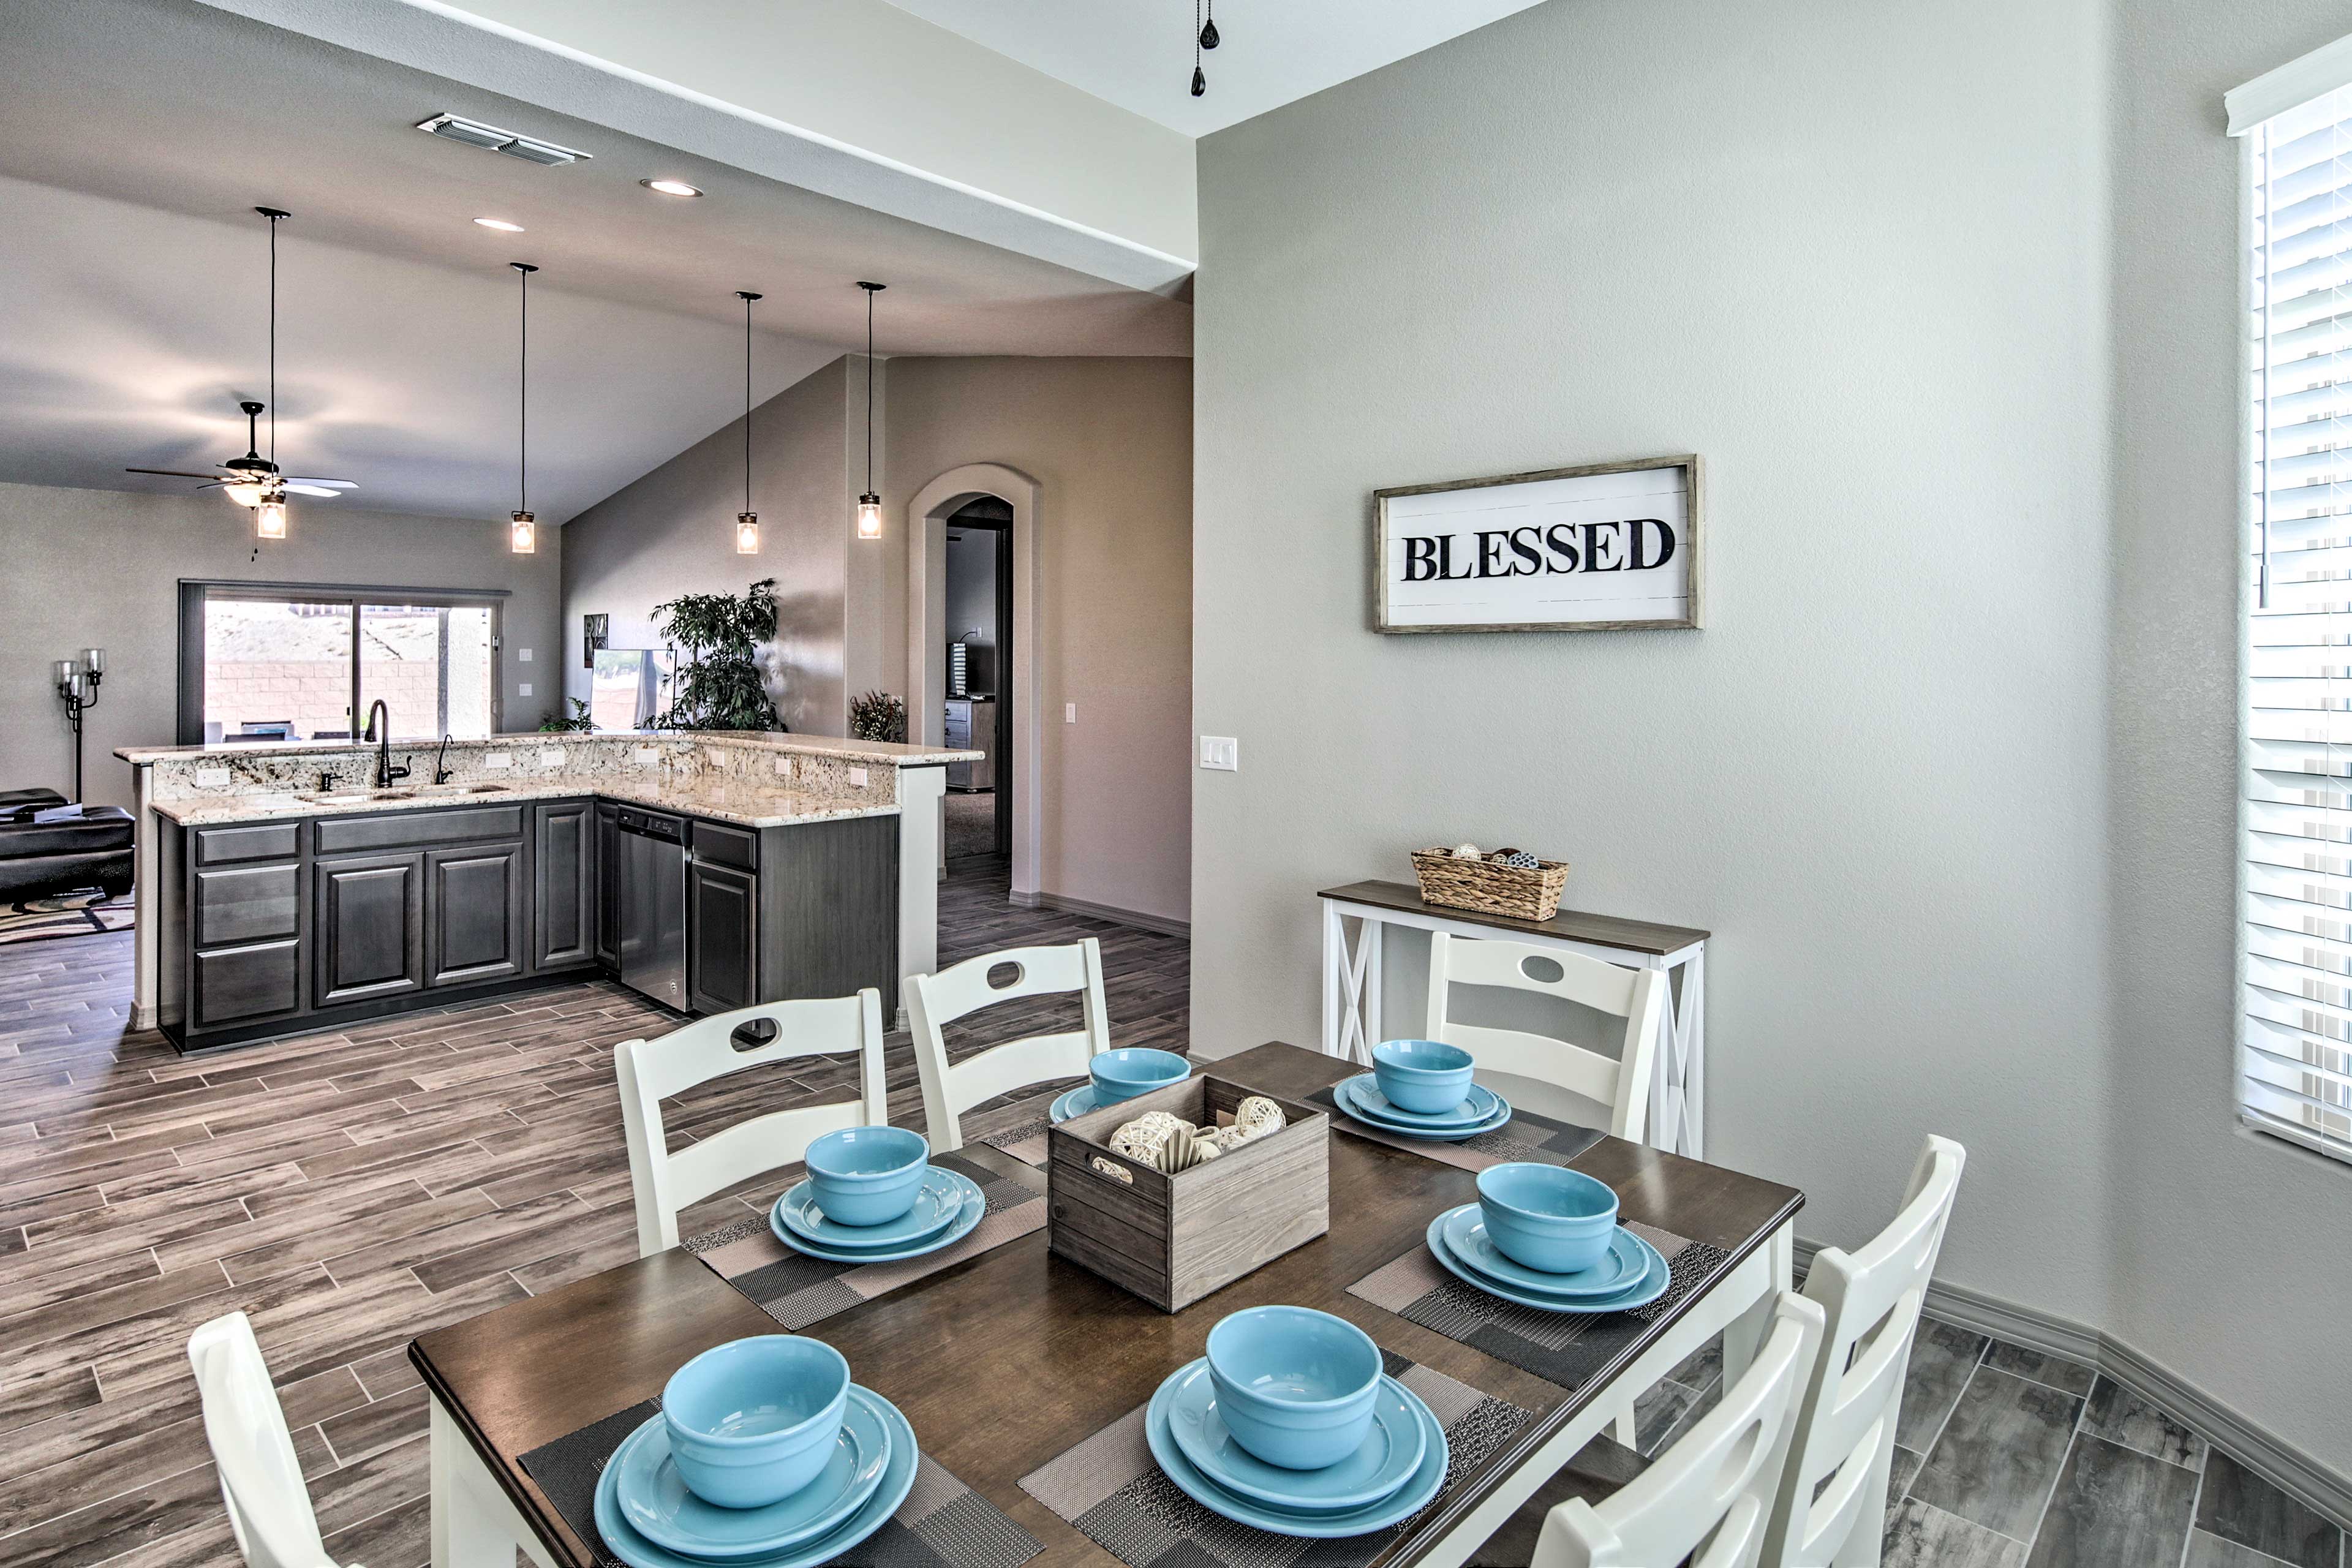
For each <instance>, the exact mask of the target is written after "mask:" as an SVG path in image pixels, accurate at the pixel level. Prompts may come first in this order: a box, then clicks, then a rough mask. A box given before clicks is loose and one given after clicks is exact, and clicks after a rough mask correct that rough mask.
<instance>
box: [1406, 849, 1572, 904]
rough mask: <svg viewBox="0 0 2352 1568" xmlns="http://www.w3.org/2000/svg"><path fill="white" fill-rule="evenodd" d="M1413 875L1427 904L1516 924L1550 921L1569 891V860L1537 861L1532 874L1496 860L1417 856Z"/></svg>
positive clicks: (1422, 852)
mask: <svg viewBox="0 0 2352 1568" xmlns="http://www.w3.org/2000/svg"><path fill="white" fill-rule="evenodd" d="M1412 874H1413V875H1414V876H1415V877H1416V878H1418V879H1420V882H1421V897H1422V901H1423V902H1424V903H1432V904H1444V906H1446V907H1447V908H1448V909H1455V910H1477V911H1478V912H1479V913H1480V914H1484V915H1502V916H1505V917H1507V918H1508V919H1510V920H1515V921H1548V920H1549V919H1551V917H1552V916H1553V915H1555V914H1557V913H1558V912H1559V895H1560V892H1561V890H1562V889H1565V888H1566V887H1567V886H1568V862H1567V861H1565V860H1538V861H1537V862H1536V865H1535V869H1533V870H1531V871H1530V870H1524V869H1521V868H1518V867H1515V866H1502V865H1497V864H1496V863H1495V862H1494V861H1492V860H1457V859H1455V858H1454V853H1453V851H1452V850H1450V849H1416V850H1414V851H1413V852H1412Z"/></svg>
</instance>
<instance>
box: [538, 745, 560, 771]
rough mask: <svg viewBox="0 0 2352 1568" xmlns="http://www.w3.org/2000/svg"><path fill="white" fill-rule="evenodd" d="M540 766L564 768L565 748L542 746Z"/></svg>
mask: <svg viewBox="0 0 2352 1568" xmlns="http://www.w3.org/2000/svg"><path fill="white" fill-rule="evenodd" d="M539 765H540V766H541V767H542V768H560V767H562V765H563V748H562V747H561V746H541V748H540V749H539Z"/></svg>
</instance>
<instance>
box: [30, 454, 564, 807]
mask: <svg viewBox="0 0 2352 1568" xmlns="http://www.w3.org/2000/svg"><path fill="white" fill-rule="evenodd" d="M347 504H348V503H345V502H341V501H337V502H303V501H301V500H297V501H296V502H295V503H294V509H293V520H292V522H291V524H290V526H289V536H288V537H287V538H286V539H284V540H282V541H279V542H275V543H268V544H265V543H261V542H258V541H257V540H256V539H255V538H254V537H253V514H252V513H250V512H248V511H247V510H244V509H243V508H241V507H236V506H233V505H231V504H230V503H229V502H227V501H225V500H221V499H220V498H219V497H217V496H214V495H148V494H133V493H131V492H129V491H122V490H80V489H49V488H46V487H41V486H34V485H0V541H5V542H6V549H5V563H6V572H5V578H0V788H6V789H21V788H26V787H28V786H32V785H47V787H49V788H52V789H56V790H58V791H60V792H64V791H68V790H70V789H71V788H72V784H73V750H72V746H73V742H72V735H71V732H70V731H68V729H67V727H66V722H65V713H64V710H63V708H62V707H61V706H60V705H59V704H58V700H57V696H56V693H55V690H54V689H53V688H52V687H51V686H50V684H49V674H48V666H49V661H50V660H52V659H58V658H68V657H70V656H72V655H73V654H75V653H78V652H79V650H81V649H82V648H84V647H90V646H92V645H96V646H98V647H103V648H105V649H106V654H107V670H108V672H107V677H106V682H105V684H104V685H103V686H102V687H100V690H99V701H98V706H97V707H95V708H93V709H91V710H89V716H88V719H87V732H86V734H85V736H84V739H83V742H82V744H83V752H82V755H83V768H84V777H85V779H86V782H87V793H88V795H89V799H90V800H91V801H92V802H94V803H98V804H103V805H125V806H127V805H130V803H131V770H130V768H129V767H128V766H126V765H125V764H123V763H120V762H117V761H116V760H115V759H114V757H113V754H112V753H113V752H114V749H115V748H116V747H117V746H168V745H171V744H172V743H173V734H174V731H175V728H176V725H177V721H178V719H177V715H178V702H179V698H178V687H177V680H178V667H179V597H178V584H179V580H180V579H181V578H183V577H217V578H242V579H250V580H257V581H265V582H284V583H322V584H370V585H374V584H382V585H383V586H387V587H404V588H505V589H508V590H509V591H510V592H511V594H512V597H510V598H509V600H508V601H507V604H506V609H505V612H504V625H505V635H506V648H505V651H504V655H503V662H502V666H501V672H500V681H501V685H502V686H503V688H504V689H503V691H502V693H501V695H502V699H503V701H504V720H503V722H504V727H505V728H507V729H509V730H531V729H536V728H537V727H538V725H539V721H540V719H541V716H542V714H543V713H544V712H548V711H551V710H554V709H555V708H556V707H557V706H558V704H557V702H556V700H555V696H554V692H555V689H556V687H557V686H558V685H559V684H560V683H561V677H560V674H559V671H558V669H557V668H556V666H555V665H554V663H553V662H552V661H553V660H554V659H555V658H556V657H557V650H558V648H559V647H561V644H560V642H559V641H558V637H559V631H558V624H557V616H556V605H557V578H558V575H559V573H560V570H561V568H560V563H559V552H560V550H561V545H560V543H559V542H558V540H557V537H556V532H555V531H553V530H546V531H541V535H540V546H539V552H538V553H537V554H534V555H515V554H512V553H510V552H509V551H508V549H507V531H506V520H505V519H504V518H503V517H500V518H497V519H485V520H483V521H479V522H467V521H455V520H452V519H449V518H439V517H431V518H427V517H408V516H404V515H401V514H399V513H394V512H380V511H362V510H356V509H353V510H346V507H347ZM257 555H258V559H256V556H257ZM524 648H529V649H530V650H531V662H530V663H527V664H526V663H524V662H522V659H521V652H522V650H523V649H524ZM525 683H529V684H530V687H531V688H532V695H531V696H529V697H525V696H523V695H521V691H520V689H521V687H522V686H523V685H524V684H525Z"/></svg>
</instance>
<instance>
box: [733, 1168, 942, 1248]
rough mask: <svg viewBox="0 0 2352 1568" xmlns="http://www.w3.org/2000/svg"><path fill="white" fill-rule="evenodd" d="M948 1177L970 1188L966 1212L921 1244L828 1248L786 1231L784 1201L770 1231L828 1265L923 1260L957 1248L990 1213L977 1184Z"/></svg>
mask: <svg viewBox="0 0 2352 1568" xmlns="http://www.w3.org/2000/svg"><path fill="white" fill-rule="evenodd" d="M948 1174H950V1175H951V1176H954V1177H955V1179H956V1180H957V1181H959V1182H961V1183H962V1184H964V1186H965V1187H966V1188H968V1189H969V1190H968V1191H967V1192H966V1193H965V1194H964V1195H963V1207H962V1209H961V1210H960V1211H959V1212H958V1213H957V1215H956V1216H955V1218H954V1219H952V1220H950V1221H949V1222H948V1226H947V1228H946V1229H945V1230H942V1231H940V1232H938V1233H937V1234H935V1235H932V1236H928V1237H924V1238H923V1239H922V1240H920V1241H917V1242H910V1243H909V1244H908V1245H907V1246H905V1247H828V1246H826V1245H825V1244H824V1243H823V1242H819V1241H811V1240H809V1239H808V1237H804V1236H796V1235H794V1234H793V1232H792V1231H790V1230H788V1229H786V1228H785V1226H784V1221H783V1216H782V1213H781V1212H780V1211H781V1210H782V1206H783V1199H782V1198H779V1199H777V1200H776V1207H775V1208H772V1209H770V1210H769V1211H768V1228H769V1229H770V1230H772V1231H774V1232H775V1233H776V1239H777V1240H778V1241H781V1242H782V1243H783V1244H784V1245H785V1246H786V1247H791V1248H792V1249H793V1251H794V1252H804V1253H806V1254H808V1256H810V1257H811V1258H824V1260H825V1261H826V1262H827V1263H897V1262H899V1261H901V1260H902V1259H905V1258H920V1257H922V1256H923V1255H924V1254H925V1253H927V1252H937V1251H938V1250H939V1249H940V1248H941V1247H953V1246H954V1245H955V1244H956V1243H957V1242H959V1241H961V1240H962V1239H963V1238H964V1237H967V1236H970V1235H971V1231H972V1226H976V1225H978V1224H979V1223H980V1218H981V1215H984V1214H986V1213H987V1212H988V1200H987V1199H986V1198H985V1197H983V1196H982V1195H981V1191H980V1186H979V1184H977V1183H975V1182H973V1181H972V1180H971V1178H970V1177H968V1176H964V1175H961V1174H959V1173H956V1172H953V1171H950V1172H949V1173H948Z"/></svg>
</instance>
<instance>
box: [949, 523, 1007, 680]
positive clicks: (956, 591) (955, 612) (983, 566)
mask: <svg viewBox="0 0 2352 1568" xmlns="http://www.w3.org/2000/svg"><path fill="white" fill-rule="evenodd" d="M997 537H998V535H997V532H996V531H995V530H994V529H992V528H967V529H962V530H959V531H954V532H950V535H949V537H948V561H947V632H948V641H950V642H951V643H952V642H955V641H957V640H959V639H960V638H962V637H965V635H966V634H967V633H971V632H978V633H979V634H980V635H979V636H977V637H971V639H970V651H969V652H968V653H967V655H966V659H967V666H966V668H967V670H968V673H969V674H970V675H971V689H972V691H973V692H974V693H975V694H982V693H991V692H993V691H995V690H996V689H997V688H998V685H999V682H998V680H997V679H996V542H997ZM946 657H947V656H946V651H945V650H944V649H942V650H941V652H940V658H941V660H942V661H944V660H945V658H946ZM941 668H945V664H944V662H942V665H941Z"/></svg>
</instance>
